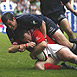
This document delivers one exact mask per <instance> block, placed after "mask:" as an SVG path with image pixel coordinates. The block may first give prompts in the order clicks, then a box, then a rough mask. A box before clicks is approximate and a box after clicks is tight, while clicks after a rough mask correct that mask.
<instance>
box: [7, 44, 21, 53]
mask: <svg viewBox="0 0 77 77" xmlns="http://www.w3.org/2000/svg"><path fill="white" fill-rule="evenodd" d="M19 48H20V45H11V46H10V47H9V49H8V52H9V53H16V52H18V51H19Z"/></svg>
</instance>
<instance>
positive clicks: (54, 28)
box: [45, 17, 59, 37]
mask: <svg viewBox="0 0 77 77" xmlns="http://www.w3.org/2000/svg"><path fill="white" fill-rule="evenodd" d="M45 18H46V19H45V22H46V30H47V35H48V36H49V37H51V36H52V35H53V34H54V33H55V32H56V31H57V30H58V29H59V27H58V26H57V25H56V24H55V23H54V22H53V21H52V20H51V19H49V18H48V17H45Z"/></svg>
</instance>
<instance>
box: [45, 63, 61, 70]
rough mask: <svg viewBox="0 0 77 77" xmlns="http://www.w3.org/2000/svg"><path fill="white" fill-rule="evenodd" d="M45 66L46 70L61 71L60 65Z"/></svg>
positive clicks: (47, 64)
mask: <svg viewBox="0 0 77 77" xmlns="http://www.w3.org/2000/svg"><path fill="white" fill-rule="evenodd" d="M44 66H45V70H51V69H52V70H56V69H59V68H60V66H59V65H53V64H49V63H46V64H44Z"/></svg>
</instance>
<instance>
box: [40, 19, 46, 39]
mask: <svg viewBox="0 0 77 77" xmlns="http://www.w3.org/2000/svg"><path fill="white" fill-rule="evenodd" d="M40 31H41V32H42V34H43V36H44V38H45V39H46V24H45V22H44V21H42V25H41V26H40Z"/></svg>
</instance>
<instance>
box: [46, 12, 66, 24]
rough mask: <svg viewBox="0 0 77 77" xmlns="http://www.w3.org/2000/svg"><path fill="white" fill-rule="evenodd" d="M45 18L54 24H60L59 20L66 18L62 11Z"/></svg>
mask: <svg viewBox="0 0 77 77" xmlns="http://www.w3.org/2000/svg"><path fill="white" fill-rule="evenodd" d="M46 16H47V17H48V18H50V19H51V20H53V21H54V22H55V23H56V24H60V22H61V20H62V19H64V18H66V17H65V12H64V11H57V12H55V13H51V14H48V15H46Z"/></svg>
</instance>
